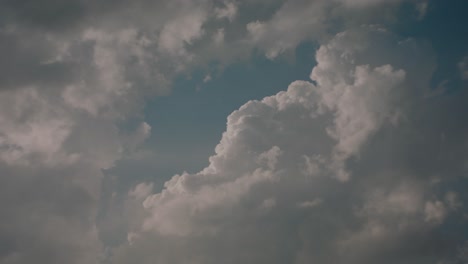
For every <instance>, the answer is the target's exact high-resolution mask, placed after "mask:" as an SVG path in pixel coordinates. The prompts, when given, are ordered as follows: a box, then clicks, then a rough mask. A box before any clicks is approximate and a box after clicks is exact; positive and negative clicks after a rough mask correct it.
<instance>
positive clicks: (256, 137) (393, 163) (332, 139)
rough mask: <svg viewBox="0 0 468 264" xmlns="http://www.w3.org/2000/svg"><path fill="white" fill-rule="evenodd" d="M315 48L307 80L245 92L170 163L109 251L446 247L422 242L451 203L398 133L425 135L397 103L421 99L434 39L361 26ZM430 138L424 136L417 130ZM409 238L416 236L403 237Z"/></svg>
mask: <svg viewBox="0 0 468 264" xmlns="http://www.w3.org/2000/svg"><path fill="white" fill-rule="evenodd" d="M416 47H417V49H418V50H419V51H420V53H419V54H415V56H413V57H411V58H412V59H414V60H416V61H412V62H411V63H408V62H407V60H408V57H406V56H405V54H407V53H408V52H409V53H413V51H414V49H415V48H416ZM422 50H424V51H425V52H426V53H423V52H421V51H422ZM316 58H317V66H316V67H315V68H314V70H313V71H312V74H311V78H312V79H313V80H314V81H315V83H316V84H313V83H311V82H306V81H296V82H293V83H292V84H291V85H290V86H289V87H288V90H287V91H284V92H280V93H278V94H276V95H274V96H270V97H266V98H264V99H262V100H260V101H250V102H247V103H246V104H244V105H243V106H242V107H240V108H239V110H237V111H234V112H233V113H232V114H231V115H230V116H229V117H228V121H227V128H226V132H224V133H223V136H222V139H221V141H220V143H219V144H218V145H217V147H216V150H215V152H216V153H215V155H213V156H212V157H210V159H209V161H210V164H209V165H208V166H207V167H206V168H205V169H203V170H202V171H200V172H198V173H195V174H188V173H183V174H181V175H176V176H174V177H173V178H172V179H171V180H169V181H167V182H166V183H165V187H164V189H163V190H162V191H161V192H159V193H155V194H152V195H149V196H148V197H147V198H146V199H145V201H144V202H143V206H144V208H140V209H141V210H143V211H144V212H145V213H146V214H147V216H146V217H144V220H142V221H141V222H140V226H139V227H138V226H134V229H132V230H130V232H132V234H135V233H136V234H138V235H137V236H134V235H132V237H136V239H134V240H132V245H131V246H125V245H122V246H121V247H119V248H117V249H116V250H115V257H114V262H115V263H125V262H128V261H129V260H133V261H137V262H142V263H145V262H154V261H156V262H158V261H159V262H166V261H169V260H173V261H176V262H183V261H185V260H187V259H190V260H191V261H192V262H193V263H218V262H219V261H221V260H223V261H225V262H227V263H239V262H242V263H311V262H315V263H376V262H382V263H395V262H398V263H404V262H408V261H411V263H426V262H427V261H428V260H430V261H437V260H439V259H440V258H443V257H445V256H444V251H440V252H435V253H434V255H432V256H431V257H430V258H426V256H425V254H424V252H426V250H427V249H428V248H427V247H426V246H425V245H427V244H426V240H427V238H428V237H430V236H431V235H432V234H433V233H432V232H436V230H437V228H438V227H439V226H440V225H443V223H444V220H445V218H446V217H448V214H449V212H448V211H447V210H445V205H444V204H443V203H442V202H440V201H439V199H437V198H434V197H435V196H436V195H435V193H433V189H432V188H433V186H434V185H431V184H430V183H429V182H430V181H429V180H428V177H429V175H426V172H425V171H424V170H421V168H419V165H417V164H416V163H408V162H407V157H406V156H405V155H401V154H400V152H399V151H403V152H405V151H408V152H409V153H408V154H407V155H409V156H410V157H412V156H413V155H416V156H418V155H419V156H422V157H421V158H423V159H424V161H425V163H424V164H431V163H434V165H435V164H436V163H438V162H436V161H435V160H434V156H433V155H431V154H428V155H427V156H424V155H425V153H424V154H422V153H419V152H420V150H417V149H414V148H412V149H408V148H407V146H406V144H405V142H406V141H405V140H406V137H410V138H411V139H409V140H410V142H411V141H412V140H417V139H420V137H419V135H418V133H416V131H418V132H422V133H425V134H427V135H429V134H430V133H432V131H429V130H424V129H423V130H421V127H420V126H419V125H418V123H417V122H419V121H417V120H418V119H419V118H420V116H419V113H418V111H420V110H418V111H415V110H414V109H413V108H412V107H411V106H409V105H408V104H407V103H408V102H412V100H414V98H423V93H420V94H419V97H418V96H417V95H416V94H417V93H418V91H420V92H422V91H424V87H421V86H424V85H427V83H428V82H429V80H430V78H431V74H432V69H433V61H432V55H431V52H430V50H427V49H426V47H425V45H424V44H421V43H418V42H417V41H414V40H404V41H402V40H400V39H399V38H398V37H396V36H395V35H393V34H391V33H389V32H387V31H385V30H382V29H381V28H378V27H361V28H359V29H357V30H350V31H347V32H344V33H341V34H338V35H337V36H336V37H335V38H333V39H332V40H330V41H329V42H328V43H326V44H324V45H322V47H321V48H320V49H319V50H318V52H317V57H316ZM413 63H416V64H418V65H419V64H421V65H425V64H432V65H425V67H422V68H411V67H412V66H411V65H412V64H413ZM397 113H398V115H403V116H406V118H405V119H404V121H398V118H395V117H394V115H396V114H397ZM438 118H441V119H438V121H437V122H440V120H443V119H444V118H445V117H438ZM408 120H412V121H408ZM330 131H331V132H330ZM407 131H414V132H411V133H409V134H407ZM387 133H393V134H394V135H395V136H392V137H390V136H388V134H387ZM430 143H433V142H432V139H431V138H430V137H428V138H426V139H424V140H422V142H421V144H423V145H422V146H424V145H425V144H430ZM392 148H393V149H392ZM385 150H387V151H385ZM337 153H338V154H337ZM465 157H466V156H465ZM462 159H464V158H462ZM459 161H461V160H459ZM337 164H338V165H339V166H338V167H337ZM446 165H447V164H444V165H442V167H446ZM438 170H439V169H437V167H434V171H433V173H437V171H438ZM342 173H346V174H347V175H348V176H347V177H346V178H343V177H341V176H342ZM304 175H306V177H304ZM447 177H448V176H447ZM343 180H347V181H346V182H344V181H343ZM307 208H310V210H306V209H307ZM408 239H411V242H406V241H409V240H408ZM409 243H412V244H415V245H416V246H413V247H410V248H409V249H408V246H409ZM161 246H162V247H164V248H170V249H171V250H166V249H164V248H161ZM214 248H216V250H214ZM271 249H275V250H271ZM174 252H176V253H174ZM265 252H268V253H265ZM389 256H392V257H391V258H390V257H389ZM387 260H388V261H387Z"/></svg>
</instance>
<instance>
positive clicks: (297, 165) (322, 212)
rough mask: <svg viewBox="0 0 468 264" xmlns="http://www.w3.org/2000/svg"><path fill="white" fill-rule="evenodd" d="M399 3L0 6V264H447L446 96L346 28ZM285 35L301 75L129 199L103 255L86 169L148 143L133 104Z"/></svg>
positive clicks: (451, 155)
mask: <svg viewBox="0 0 468 264" xmlns="http://www.w3.org/2000/svg"><path fill="white" fill-rule="evenodd" d="M402 2H404V1H397V0H394V1H384V0H379V1H364V0H360V1H356V0H334V1H325V0H316V1H302V0H288V1H279V0H275V1H262V0H248V1H215V0H202V1H196V2H195V1H184V0H177V1H148V0H137V1H124V0H120V1H88V0H75V1H66V2H58V1H53V0H43V1H34V0H26V1H10V0H7V1H4V2H2V4H0V5H1V8H0V56H1V57H2V60H1V61H0V70H1V73H0V204H1V208H2V219H1V220H0V263H1V264H4V263H5V264H20V263H33V262H35V263H70V264H73V263H80V264H83V263H219V262H223V263H239V262H244V263H310V262H315V263H375V262H380V263H428V262H429V263H432V262H433V263H437V261H445V262H443V263H446V262H449V263H452V262H454V263H457V262H456V261H460V262H461V261H466V251H467V250H466V248H467V247H466V244H464V243H465V242H464V240H465V238H464V237H463V236H462V235H460V234H458V233H457V232H454V231H452V230H450V227H449V226H448V225H449V224H452V225H460V226H463V225H464V223H465V222H464V221H465V220H463V219H465V218H466V216H464V215H463V213H462V212H463V208H464V203H463V201H464V200H466V197H465V196H464V194H463V193H462V192H460V190H459V189H460V188H459V187H458V188H457V186H462V185H463V184H465V182H464V179H466V178H463V177H464V174H465V173H466V169H467V165H466V164H467V163H466V157H467V155H466V154H467V153H466V150H467V145H466V144H467V143H468V142H466V132H467V131H466V129H467V128H468V127H467V125H468V123H467V122H466V121H464V118H463V117H464V115H465V113H466V110H467V109H466V106H465V105H466V104H465V102H466V95H465V93H463V94H462V95H461V96H457V97H456V98H454V97H450V96H427V95H428V94H430V91H428V89H429V87H430V85H429V82H430V80H431V76H432V73H433V71H434V69H435V67H436V65H435V55H434V54H433V51H432V50H431V48H430V46H429V45H428V44H427V43H424V42H420V41H417V40H413V39H402V38H400V37H398V36H396V35H394V34H392V33H390V32H389V31H387V30H386V29H384V28H383V27H380V26H361V24H362V23H374V22H382V23H387V22H388V23H391V22H392V21H394V19H395V18H396V17H395V16H396V15H395V12H394V11H395V10H397V9H398V6H399V4H401V3H402ZM409 2H410V3H411V4H413V5H415V7H417V8H416V9H415V10H416V11H417V17H418V18H421V17H423V16H424V13H425V12H426V10H427V3H426V2H425V1H409ZM258 10H260V11H258ZM337 29H338V30H337ZM342 30H344V32H342V33H338V34H336V33H337V32H336V31H342ZM304 41H317V42H319V43H321V46H320V48H319V49H318V51H317V53H316V60H317V66H316V67H314V69H313V70H312V73H311V76H310V77H311V81H296V82H293V83H292V84H291V85H290V86H289V87H288V89H287V91H284V92H280V93H278V94H276V95H273V96H270V97H266V98H264V99H263V100H260V101H250V102H247V103H246V104H245V105H243V106H242V107H241V108H240V109H239V110H237V111H235V112H234V113H232V114H231V115H230V116H229V117H228V121H227V128H226V132H225V133H224V134H223V137H222V139H221V142H220V143H219V144H218V146H217V147H216V150H215V151H216V154H215V155H214V156H212V157H210V160H209V161H210V162H209V166H208V167H206V168H205V169H203V170H202V171H200V172H198V173H195V174H189V173H183V174H181V175H176V176H174V177H173V178H172V179H170V180H169V181H167V182H166V183H165V185H164V188H163V189H162V190H160V191H155V190H157V189H160V188H157V187H156V186H155V185H154V184H153V183H150V182H145V183H141V184H139V185H137V186H136V187H134V188H132V189H131V190H130V191H129V192H128V196H127V197H126V198H125V201H124V205H123V207H124V210H123V213H122V215H123V218H125V219H126V221H125V222H126V223H127V224H126V228H127V230H125V233H126V238H127V239H126V241H123V242H122V243H119V244H118V245H115V246H112V247H109V245H106V243H105V242H103V241H102V239H101V237H100V235H101V234H100V233H101V231H100V227H99V226H98V225H97V224H96V217H97V214H98V205H99V201H100V199H101V198H102V190H103V189H104V188H106V186H103V184H104V183H103V176H104V175H103V170H106V169H109V168H112V167H113V166H114V165H115V164H116V163H117V162H118V161H119V160H121V159H125V158H127V157H129V156H132V155H134V153H135V152H136V151H138V148H139V147H141V146H142V145H143V144H144V142H145V140H146V139H147V138H148V137H150V134H151V126H150V125H149V124H147V123H146V122H145V121H144V117H142V109H143V107H144V105H145V101H146V99H147V98H149V97H153V96H161V95H167V94H168V93H169V92H170V87H171V81H172V79H173V78H174V77H175V76H177V75H179V74H187V73H190V71H191V70H193V69H195V68H197V67H202V68H203V67H208V66H207V65H208V64H209V63H210V62H219V63H220V65H227V64H229V63H231V62H233V61H236V60H239V59H246V60H247V59H248V58H249V56H250V54H251V53H252V52H256V51H259V52H261V53H262V54H264V55H265V56H266V57H267V58H269V59H275V58H277V57H279V56H282V55H287V54H288V53H291V52H292V51H294V49H295V48H296V47H297V45H299V44H300V43H303V42H304ZM459 68H460V73H461V75H462V76H463V79H466V78H465V77H466V76H465V75H466V59H465V60H463V61H461V62H460V64H459ZM181 170H183V168H181ZM447 233H450V234H449V235H447ZM453 233H455V234H453ZM447 237H449V239H448V238H447ZM463 245H465V246H463ZM458 256H459V257H458ZM463 258H465V259H463ZM441 263H442V262H441Z"/></svg>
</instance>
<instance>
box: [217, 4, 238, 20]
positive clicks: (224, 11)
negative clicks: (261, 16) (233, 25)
mask: <svg viewBox="0 0 468 264" xmlns="http://www.w3.org/2000/svg"><path fill="white" fill-rule="evenodd" d="M223 5H224V6H223V7H222V8H219V7H217V8H215V9H214V12H215V15H216V17H217V18H218V19H222V18H226V19H228V20H229V21H231V22H232V21H233V20H234V18H235V17H236V15H237V4H236V3H235V2H227V1H226V2H224V3H223Z"/></svg>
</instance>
